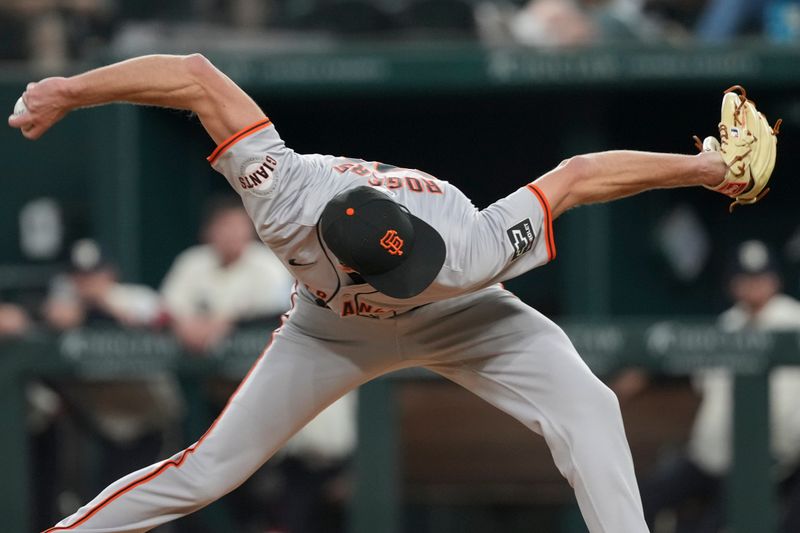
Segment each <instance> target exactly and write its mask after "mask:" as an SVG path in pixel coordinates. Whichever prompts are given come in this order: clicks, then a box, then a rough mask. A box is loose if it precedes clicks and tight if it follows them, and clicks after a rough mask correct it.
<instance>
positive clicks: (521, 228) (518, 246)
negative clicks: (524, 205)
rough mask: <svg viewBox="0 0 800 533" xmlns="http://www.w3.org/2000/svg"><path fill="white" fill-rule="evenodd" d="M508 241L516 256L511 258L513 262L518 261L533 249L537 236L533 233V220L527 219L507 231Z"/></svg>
mask: <svg viewBox="0 0 800 533" xmlns="http://www.w3.org/2000/svg"><path fill="white" fill-rule="evenodd" d="M506 233H507V234H508V240H509V241H510V242H511V246H512V247H513V248H514V254H513V255H512V256H511V260H512V261H516V260H517V259H518V258H519V257H520V256H521V255H523V254H525V253H526V252H528V251H529V250H530V249H531V248H533V241H534V240H535V239H536V234H535V233H534V231H533V224H531V219H529V218H526V219H525V220H523V221H522V222H520V223H518V224H516V225H514V226H513V227H511V228H509V229H507V230H506Z"/></svg>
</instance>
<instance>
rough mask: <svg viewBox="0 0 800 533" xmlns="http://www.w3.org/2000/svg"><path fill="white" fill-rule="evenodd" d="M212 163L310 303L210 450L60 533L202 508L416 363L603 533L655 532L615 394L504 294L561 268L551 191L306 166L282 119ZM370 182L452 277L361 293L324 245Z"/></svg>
mask: <svg viewBox="0 0 800 533" xmlns="http://www.w3.org/2000/svg"><path fill="white" fill-rule="evenodd" d="M209 160H210V161H211V163H212V165H213V166H214V168H215V169H217V170H218V171H219V172H221V173H222V174H223V175H225V177H226V178H227V179H228V181H229V182H230V184H231V186H232V187H233V188H234V189H235V190H236V191H237V192H238V193H239V194H240V195H241V197H242V200H243V202H244V205H245V208H246V209H247V212H248V213H249V214H250V217H251V218H252V220H253V223H254V224H255V227H256V229H257V231H258V234H259V236H260V237H261V240H262V241H263V242H264V243H266V244H267V245H268V246H270V248H272V250H273V251H274V252H275V254H276V255H277V256H278V257H279V258H280V259H281V260H282V261H283V263H284V264H285V265H286V267H287V268H288V269H289V270H290V271H291V272H292V273H293V274H294V276H295V277H296V278H297V280H298V290H297V294H296V295H295V297H294V298H293V301H294V303H295V305H294V306H293V309H292V310H291V311H290V312H289V313H288V314H287V319H286V320H285V322H284V323H283V325H282V326H281V327H280V328H279V329H278V330H277V331H276V333H275V335H274V336H273V340H272V342H271V343H270V345H269V346H268V347H267V349H266V350H265V352H264V353H263V354H262V356H261V357H260V358H259V360H258V362H257V363H256V364H255V366H254V367H253V369H252V370H251V371H250V373H249V374H248V376H247V377H246V378H245V380H244V381H243V382H242V385H241V386H240V387H239V389H238V390H237V392H236V393H235V394H234V395H233V397H232V398H231V400H230V402H229V403H228V406H227V407H226V408H225V410H224V411H223V413H222V414H221V415H220V416H219V418H218V419H217V420H216V422H215V423H214V424H213V425H212V427H211V428H210V429H209V430H208V431H207V432H206V434H205V435H204V436H203V437H202V438H201V439H200V440H199V441H198V442H197V443H195V444H193V445H192V446H190V447H189V448H187V449H186V450H184V451H183V452H181V453H179V454H176V455H175V456H174V457H172V458H171V459H169V460H167V461H164V462H161V463H158V464H156V465H152V466H150V467H147V468H144V469H142V470H140V471H138V472H135V473H133V474H130V475H129V476H127V477H125V478H123V479H121V480H119V481H117V482H116V483H114V484H112V485H111V486H109V487H108V488H107V489H105V490H104V491H103V492H102V493H101V494H100V495H99V496H97V497H96V498H95V499H94V500H93V501H92V502H90V503H89V504H87V505H86V506H84V507H83V508H81V509H79V510H78V511H77V512H76V513H75V514H73V515H72V516H70V517H68V518H66V519H64V520H63V521H62V522H60V523H59V524H58V525H57V526H56V527H54V528H52V529H50V530H48V531H53V532H54V531H81V532H98V533H99V532H112V531H113V532H141V531H146V530H148V529H150V528H153V527H156V526H158V525H160V524H164V523H166V522H169V521H171V520H173V519H175V518H178V517H180V516H183V515H186V514H188V513H191V512H193V511H195V510H197V509H200V508H201V507H203V506H205V505H207V504H209V503H211V502H212V501H214V500H216V499H217V498H220V497H221V496H223V495H224V494H226V493H228V492H229V491H231V490H233V489H235V488H236V487H237V486H239V485H240V484H241V483H242V482H243V481H244V480H245V479H246V478H247V477H248V476H250V475H251V474H252V473H253V472H255V471H256V470H257V469H258V468H259V467H260V466H261V465H262V464H263V463H264V462H265V461H266V460H267V459H269V458H270V457H271V456H272V455H273V454H274V453H275V452H276V451H277V450H278V449H279V448H280V447H281V446H282V445H283V444H284V443H285V442H286V441H287V440H288V439H289V437H291V436H292V435H293V434H294V433H295V432H297V431H298V430H299V429H300V428H302V427H303V425H305V424H306V423H307V422H308V421H309V420H311V419H312V418H313V417H314V416H315V415H317V414H318V413H319V412H321V411H322V410H323V409H324V408H325V407H326V406H328V405H330V404H331V403H332V402H334V401H335V400H336V399H338V398H340V397H341V396H343V395H344V394H346V393H347V392H349V391H350V390H352V389H354V388H356V387H358V386H359V385H361V384H362V383H365V382H367V381H369V380H371V379H373V378H375V377H377V376H380V375H382V374H385V373H387V372H391V371H393V370H397V369H400V368H406V367H415V366H421V367H425V368H428V369H430V370H432V371H434V372H436V373H438V374H440V375H442V376H444V377H445V378H447V379H449V380H451V381H453V382H455V383H458V384H460V385H462V386H464V387H465V388H467V389H469V390H470V391H472V392H474V393H475V394H477V395H478V396H480V397H481V398H483V399H485V400H486V401H488V402H490V403H491V404H493V405H495V406H497V407H498V408H500V409H501V410H503V411H505V412H506V413H509V414H510V415H512V416H514V417H515V418H517V419H518V420H519V421H520V422H522V423H523V424H524V425H526V426H527V427H528V428H530V429H531V430H532V431H534V432H536V433H538V434H540V435H543V436H544V438H545V440H546V442H547V444H548V446H549V447H550V450H551V453H552V456H553V459H554V461H555V464H556V466H557V467H558V469H559V470H560V472H561V473H562V474H563V475H564V477H565V478H566V479H567V480H568V481H569V483H570V485H571V486H572V487H573V488H574V490H575V496H576V498H577V501H578V504H579V506H580V509H581V512H582V514H583V517H584V519H585V521H586V524H587V525H588V527H589V530H590V531H591V532H592V533H622V532H624V533H645V532H646V531H648V530H647V526H646V524H645V522H644V517H643V512H642V505H641V500H640V498H639V493H638V489H637V484H636V478H635V476H634V470H633V463H632V460H631V455H630V451H629V449H628V444H627V440H626V438H625V431H624V429H623V424H622V417H621V415H620V411H619V405H618V403H617V400H616V397H615V395H614V394H613V393H612V392H611V391H610V390H609V389H608V388H607V387H606V386H605V385H603V383H602V382H601V381H600V380H598V379H597V378H596V377H595V376H594V375H593V374H592V373H591V371H590V370H589V368H588V367H587V366H586V364H585V363H584V362H583V361H582V360H581V358H580V356H579V355H578V354H577V352H576V351H575V349H574V347H573V346H572V344H571V343H570V341H569V339H568V338H567V336H566V335H565V334H564V332H563V331H562V330H561V329H560V328H559V327H558V326H557V325H556V324H554V323H553V322H552V321H550V320H549V319H548V318H546V317H545V316H543V315H542V314H540V313H539V312H537V311H536V310H534V309H533V308H531V307H529V306H528V305H526V304H524V303H523V302H522V301H520V300H519V299H517V298H516V297H514V296H513V295H512V294H511V293H509V292H508V291H506V290H505V289H503V288H502V287H501V286H500V285H499V282H501V281H503V280H506V279H510V278H513V277H515V276H518V275H520V274H523V273H525V272H527V271H529V270H531V269H533V268H536V267H538V266H541V265H543V264H545V263H547V262H548V261H550V260H552V259H554V258H555V253H556V252H555V244H554V241H553V235H552V221H551V213H550V208H549V206H548V203H547V199H546V198H545V196H544V194H543V193H542V192H541V191H540V190H539V189H538V188H537V187H535V186H534V185H528V186H525V187H522V188H520V189H518V190H516V191H515V192H513V193H511V194H510V195H508V196H506V197H505V198H502V199H500V200H498V201H497V202H495V203H494V204H492V205H491V206H489V207H488V208H486V209H483V210H478V209H476V208H475V206H473V204H472V203H471V202H470V200H469V199H468V198H467V197H466V196H465V195H464V194H463V193H461V192H460V191H459V190H458V189H457V188H456V187H454V186H453V185H451V184H450V183H447V182H445V181H440V180H438V179H436V178H434V177H433V176H430V175H429V174H427V173H425V172H422V171H419V170H413V169H403V168H397V167H392V166H389V165H383V164H380V163H374V162H366V161H362V160H358V159H349V158H342V157H333V156H323V155H301V154H297V153H295V152H294V151H292V150H290V149H288V148H287V147H286V146H285V145H284V143H283V141H282V140H281V138H280V137H279V136H278V133H277V131H275V127H274V126H273V125H272V124H271V122H270V121H269V120H268V119H265V120H263V121H260V122H258V123H255V124H252V125H251V126H249V127H248V128H245V129H244V130H242V131H241V132H240V133H238V134H237V135H235V136H233V137H232V138H231V139H229V140H228V141H226V142H224V143H222V144H220V146H219V148H218V149H217V150H216V151H215V153H214V154H212V156H211V157H209ZM491 178H492V176H489V179H491ZM364 185H367V186H372V187H375V188H377V189H379V190H382V191H384V192H385V193H386V194H387V195H389V196H390V197H391V198H393V199H394V200H395V201H396V202H398V203H399V204H401V205H403V206H405V208H407V209H408V211H409V212H410V213H411V214H413V215H415V216H416V217H419V218H420V219H422V220H423V221H425V222H426V223H427V224H429V225H430V226H432V227H433V228H434V229H436V231H437V232H438V233H439V234H440V235H441V236H442V238H443V240H444V242H445V245H446V258H445V261H444V265H443V266H442V268H441V271H440V272H439V274H438V275H437V277H436V278H435V279H434V281H433V283H431V285H430V286H429V287H428V288H427V289H425V290H424V291H422V292H421V293H420V294H418V295H417V296H414V297H412V298H410V299H396V298H390V297H388V296H386V295H384V294H381V293H380V292H378V291H376V290H375V289H374V288H372V287H371V286H369V285H367V284H364V283H359V282H358V281H357V280H354V278H353V276H351V275H350V273H348V272H347V271H346V270H347V269H345V268H341V267H340V265H339V263H338V261H337V259H336V258H335V257H334V256H333V255H332V254H331V252H330V250H329V249H328V248H327V246H326V245H325V244H324V243H323V241H322V238H321V236H320V233H319V232H318V229H317V223H318V221H319V217H320V214H321V212H322V210H323V209H324V207H325V206H326V204H327V203H328V201H329V200H331V199H332V198H333V197H334V196H336V195H337V194H339V193H341V192H342V191H345V190H348V189H350V188H354V187H359V186H364ZM401 237H402V236H401ZM392 246H393V248H392V249H395V251H397V250H399V246H401V243H400V242H399V241H396V240H395V241H394V244H393V245H392ZM390 248H391V247H390ZM375 527H376V530H380V525H379V524H376V525H375Z"/></svg>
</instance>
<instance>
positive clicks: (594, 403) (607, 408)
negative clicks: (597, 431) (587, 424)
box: [582, 379, 622, 422]
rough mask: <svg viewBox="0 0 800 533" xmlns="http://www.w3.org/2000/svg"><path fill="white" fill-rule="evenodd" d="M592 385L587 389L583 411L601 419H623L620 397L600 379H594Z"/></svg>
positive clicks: (593, 417) (588, 415)
mask: <svg viewBox="0 0 800 533" xmlns="http://www.w3.org/2000/svg"><path fill="white" fill-rule="evenodd" d="M592 382H593V383H592V385H590V386H589V387H587V390H586V391H585V394H586V397H585V398H584V399H583V402H584V405H583V408H582V411H583V412H585V414H586V416H587V417H589V418H592V419H596V420H599V421H606V422H608V421H612V420H613V421H616V420H621V419H622V413H621V411H620V408H619V399H618V398H617V395H616V394H614V391H612V390H611V389H610V388H608V386H606V385H605V383H603V382H602V381H600V380H599V379H594V380H592Z"/></svg>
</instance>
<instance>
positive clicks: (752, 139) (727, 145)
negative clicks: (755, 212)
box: [694, 85, 781, 212]
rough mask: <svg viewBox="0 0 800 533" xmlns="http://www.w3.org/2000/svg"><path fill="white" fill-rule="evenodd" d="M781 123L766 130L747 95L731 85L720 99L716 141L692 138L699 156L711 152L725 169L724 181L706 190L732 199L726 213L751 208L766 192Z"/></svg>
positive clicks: (766, 127) (773, 165)
mask: <svg viewBox="0 0 800 533" xmlns="http://www.w3.org/2000/svg"><path fill="white" fill-rule="evenodd" d="M780 125H781V120H780V119H778V121H777V122H776V123H775V126H774V127H773V126H770V125H769V123H768V122H767V118H766V117H765V116H764V114H763V113H760V112H759V111H758V109H756V105H755V103H754V102H753V101H752V100H748V99H747V92H746V91H745V90H744V89H743V88H742V87H741V86H740V85H734V86H733V87H731V88H730V89H728V90H727V91H725V93H724V96H723V98H722V114H721V118H720V123H719V140H717V139H716V138H715V137H706V138H705V140H703V141H702V142H701V141H700V139H699V138H698V137H697V136H695V137H694V141H695V146H697V148H698V150H700V151H702V152H710V151H715V152H719V153H720V154H721V155H722V159H723V160H724V161H725V163H726V164H727V165H728V172H727V173H726V174H725V179H724V180H723V181H722V183H720V184H719V185H717V186H716V187H707V188H708V189H711V190H712V191H717V192H720V193H722V194H725V195H727V196H730V197H731V198H734V201H733V203H731V205H730V207H729V210H730V211H731V212H732V211H733V208H734V207H736V206H737V205H745V204H754V203H756V202H758V201H759V200H761V199H762V198H763V197H764V196H766V194H767V193H768V192H769V187H767V183H768V182H769V178H770V176H771V175H772V169H773V168H775V156H776V155H777V142H778V141H777V135H778V130H779V128H780Z"/></svg>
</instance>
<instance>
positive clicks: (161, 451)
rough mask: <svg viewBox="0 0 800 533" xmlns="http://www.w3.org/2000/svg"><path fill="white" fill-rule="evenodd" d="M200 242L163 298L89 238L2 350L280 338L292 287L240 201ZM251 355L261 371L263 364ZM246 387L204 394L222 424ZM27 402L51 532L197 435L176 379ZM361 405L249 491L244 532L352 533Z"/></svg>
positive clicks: (342, 410)
mask: <svg viewBox="0 0 800 533" xmlns="http://www.w3.org/2000/svg"><path fill="white" fill-rule="evenodd" d="M201 241H202V242H201V243H200V244H198V245H196V246H192V247H190V248H189V249H187V250H185V251H183V252H181V253H180V254H179V255H178V256H177V257H176V258H175V260H174V262H173V264H172V267H171V268H170V269H169V271H168V272H167V274H166V276H165V278H164V280H163V282H162V284H161V288H160V290H155V289H153V288H151V287H149V286H146V285H142V284H136V283H129V282H126V280H124V279H121V278H120V274H119V268H118V265H117V264H115V261H114V259H113V258H112V256H111V254H110V253H109V251H108V250H107V249H106V248H105V247H104V246H103V245H102V244H101V243H99V242H97V241H96V240H94V239H91V238H81V239H77V240H76V241H75V242H73V243H72V244H71V245H70V246H69V247H68V253H67V257H66V261H65V265H66V266H65V268H64V269H63V271H61V272H59V273H57V274H56V275H55V276H53V278H52V280H51V281H50V283H49V287H48V288H47V289H46V290H45V291H44V293H43V295H42V297H41V298H40V299H39V302H38V303H34V301H35V299H31V298H26V299H25V301H24V304H23V305H20V303H12V302H10V301H6V302H4V303H0V338H3V337H4V338H12V337H19V336H24V335H26V334H28V333H30V332H31V331H32V330H46V331H50V332H52V333H54V334H60V333H63V332H68V331H70V330H75V329H77V328H83V327H89V328H102V327H116V328H125V329H133V330H136V331H141V332H143V333H146V332H165V331H171V332H172V333H173V334H174V336H175V337H176V338H177V339H178V341H179V342H180V344H181V345H182V346H183V348H184V351H185V353H186V356H187V357H206V356H208V355H209V354H210V353H211V352H212V351H213V350H214V348H215V347H217V346H219V344H220V343H221V342H222V341H223V340H224V339H225V338H227V337H228V336H229V335H231V334H232V333H233V332H234V331H235V330H236V328H239V327H244V326H249V327H252V328H261V327H263V328H264V331H265V339H266V338H268V334H267V332H268V330H269V329H272V328H273V327H275V326H276V325H277V324H278V323H279V317H280V316H281V315H282V314H284V313H285V312H286V311H287V310H288V309H289V307H290V294H291V291H292V282H293V280H292V279H291V278H290V276H289V273H288V272H287V271H286V269H285V268H284V267H283V265H282V264H281V263H280V262H279V261H278V259H277V258H276V257H275V256H274V255H273V254H272V252H270V251H269V249H268V248H267V247H265V246H264V245H262V244H261V243H260V242H256V241H255V240H254V230H253V225H252V223H251V221H250V218H249V217H248V215H247V213H245V211H244V209H243V208H242V206H241V202H240V200H239V199H238V197H235V196H233V197H231V196H220V197H218V198H213V199H212V200H211V201H210V202H209V204H208V206H207V209H206V212H205V215H204V217H203V225H202V231H201ZM251 355H252V357H253V360H254V361H255V358H256V357H257V356H258V354H251ZM236 385H237V383H236V382H235V381H232V380H230V379H222V378H214V379H208V380H206V381H205V382H204V384H203V386H202V396H203V397H204V402H205V403H206V404H207V405H208V411H209V413H214V415H215V414H216V413H218V412H220V411H221V410H222V408H223V407H224V405H225V402H226V401H227V399H228V397H229V396H230V395H231V394H232V393H233V391H234V390H235V388H236ZM27 396H28V404H29V416H28V419H29V428H30V433H31V442H30V445H31V451H32V454H31V457H32V467H33V473H34V475H33V479H32V485H33V490H34V495H33V499H34V507H33V510H32V511H33V519H34V525H35V526H36V527H37V528H38V530H43V529H46V528H47V527H49V526H51V525H52V524H53V523H55V521H56V520H57V519H58V518H60V517H62V516H64V515H66V514H69V513H71V512H72V511H74V509H75V507H76V505H78V504H80V503H83V502H86V501H88V500H89V499H91V498H92V497H94V495H95V494H96V493H98V492H99V491H100V490H102V489H103V488H104V487H105V486H106V485H108V484H109V483H111V482H113V481H115V480H116V479H118V478H120V477H122V476H124V475H126V474H128V473H129V472H132V471H134V470H137V469H139V468H142V467H145V466H147V465H149V464H152V463H154V462H156V461H159V460H161V459H163V458H164V457H167V456H170V455H172V454H173V453H175V452H176V451H177V450H180V449H181V448H182V447H184V446H185V445H186V444H187V443H188V442H190V439H193V438H197V437H198V435H186V434H184V433H185V432H183V431H181V428H182V419H183V417H184V415H185V412H184V407H185V406H184V400H183V398H184V396H185V394H184V391H183V390H182V388H181V384H180V383H179V380H178V379H177V376H174V375H172V374H171V373H168V372H160V373H152V374H150V375H147V376H145V377H137V378H135V379H124V380H122V379H119V378H116V379H113V380H109V379H103V378H97V379H93V378H89V379H80V380H70V379H66V378H65V379H60V378H59V379H46V380H45V379H42V380H37V381H35V382H32V383H31V384H30V385H29V386H28V388H27ZM354 402H355V396H354V395H349V396H346V397H345V398H343V399H341V400H340V401H339V402H337V403H335V404H334V405H333V406H331V407H330V408H329V409H327V410H326V411H324V412H323V413H321V414H320V415H319V416H318V417H317V419H315V420H314V421H312V423H311V424H309V426H307V427H306V428H305V429H304V430H303V431H302V432H301V433H300V434H298V435H297V436H296V437H295V438H294V439H293V440H292V441H290V443H289V444H288V445H287V446H286V448H285V449H284V452H283V455H282V456H281V457H280V458H278V459H277V460H275V461H271V462H270V464H269V466H268V467H267V468H265V469H263V471H262V472H260V473H259V474H258V475H256V476H255V477H254V478H253V480H252V481H251V482H249V488H248V487H246V488H245V490H242V491H239V492H238V493H237V495H236V497H235V499H233V500H232V502H231V504H230V507H231V508H232V511H231V515H232V516H233V521H234V522H235V527H236V531H243V532H247V531H260V532H263V531H265V530H268V531H276V532H278V531H280V532H284V533H312V532H315V531H320V526H319V524H318V523H317V521H318V520H326V519H328V520H331V522H330V523H329V524H328V525H326V527H325V528H324V529H325V530H326V531H337V530H338V528H339V527H341V524H340V522H341V516H342V515H343V512H342V510H341V508H342V506H343V504H344V502H345V501H346V499H347V492H348V491H347V483H346V480H347V465H348V459H349V457H350V455H351V453H352V451H353V449H354V447H355V403H354ZM211 421H212V420H208V421H206V422H205V423H206V425H209V424H210V423H211ZM80 449H91V450H93V453H92V454H91V456H92V457H91V461H90V463H89V464H84V466H83V468H82V469H81V468H78V469H77V470H82V472H80V471H76V469H75V468H74V464H69V463H70V457H71V456H80V453H73V454H71V452H70V450H73V451H74V450H80ZM73 458H74V457H73ZM87 472H89V473H91V474H90V475H88V476H87V475H86V474H87ZM87 478H88V479H87ZM264 487H268V488H267V489H265V488H264ZM337 517H338V518H337ZM187 520H188V521H189V522H188V523H189V525H188V526H183V527H181V526H177V527H178V529H167V531H184V530H185V531H193V532H196V531H203V526H202V525H200V524H196V523H192V522H191V519H187ZM337 524H338V525H337ZM186 528H188V529H186Z"/></svg>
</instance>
